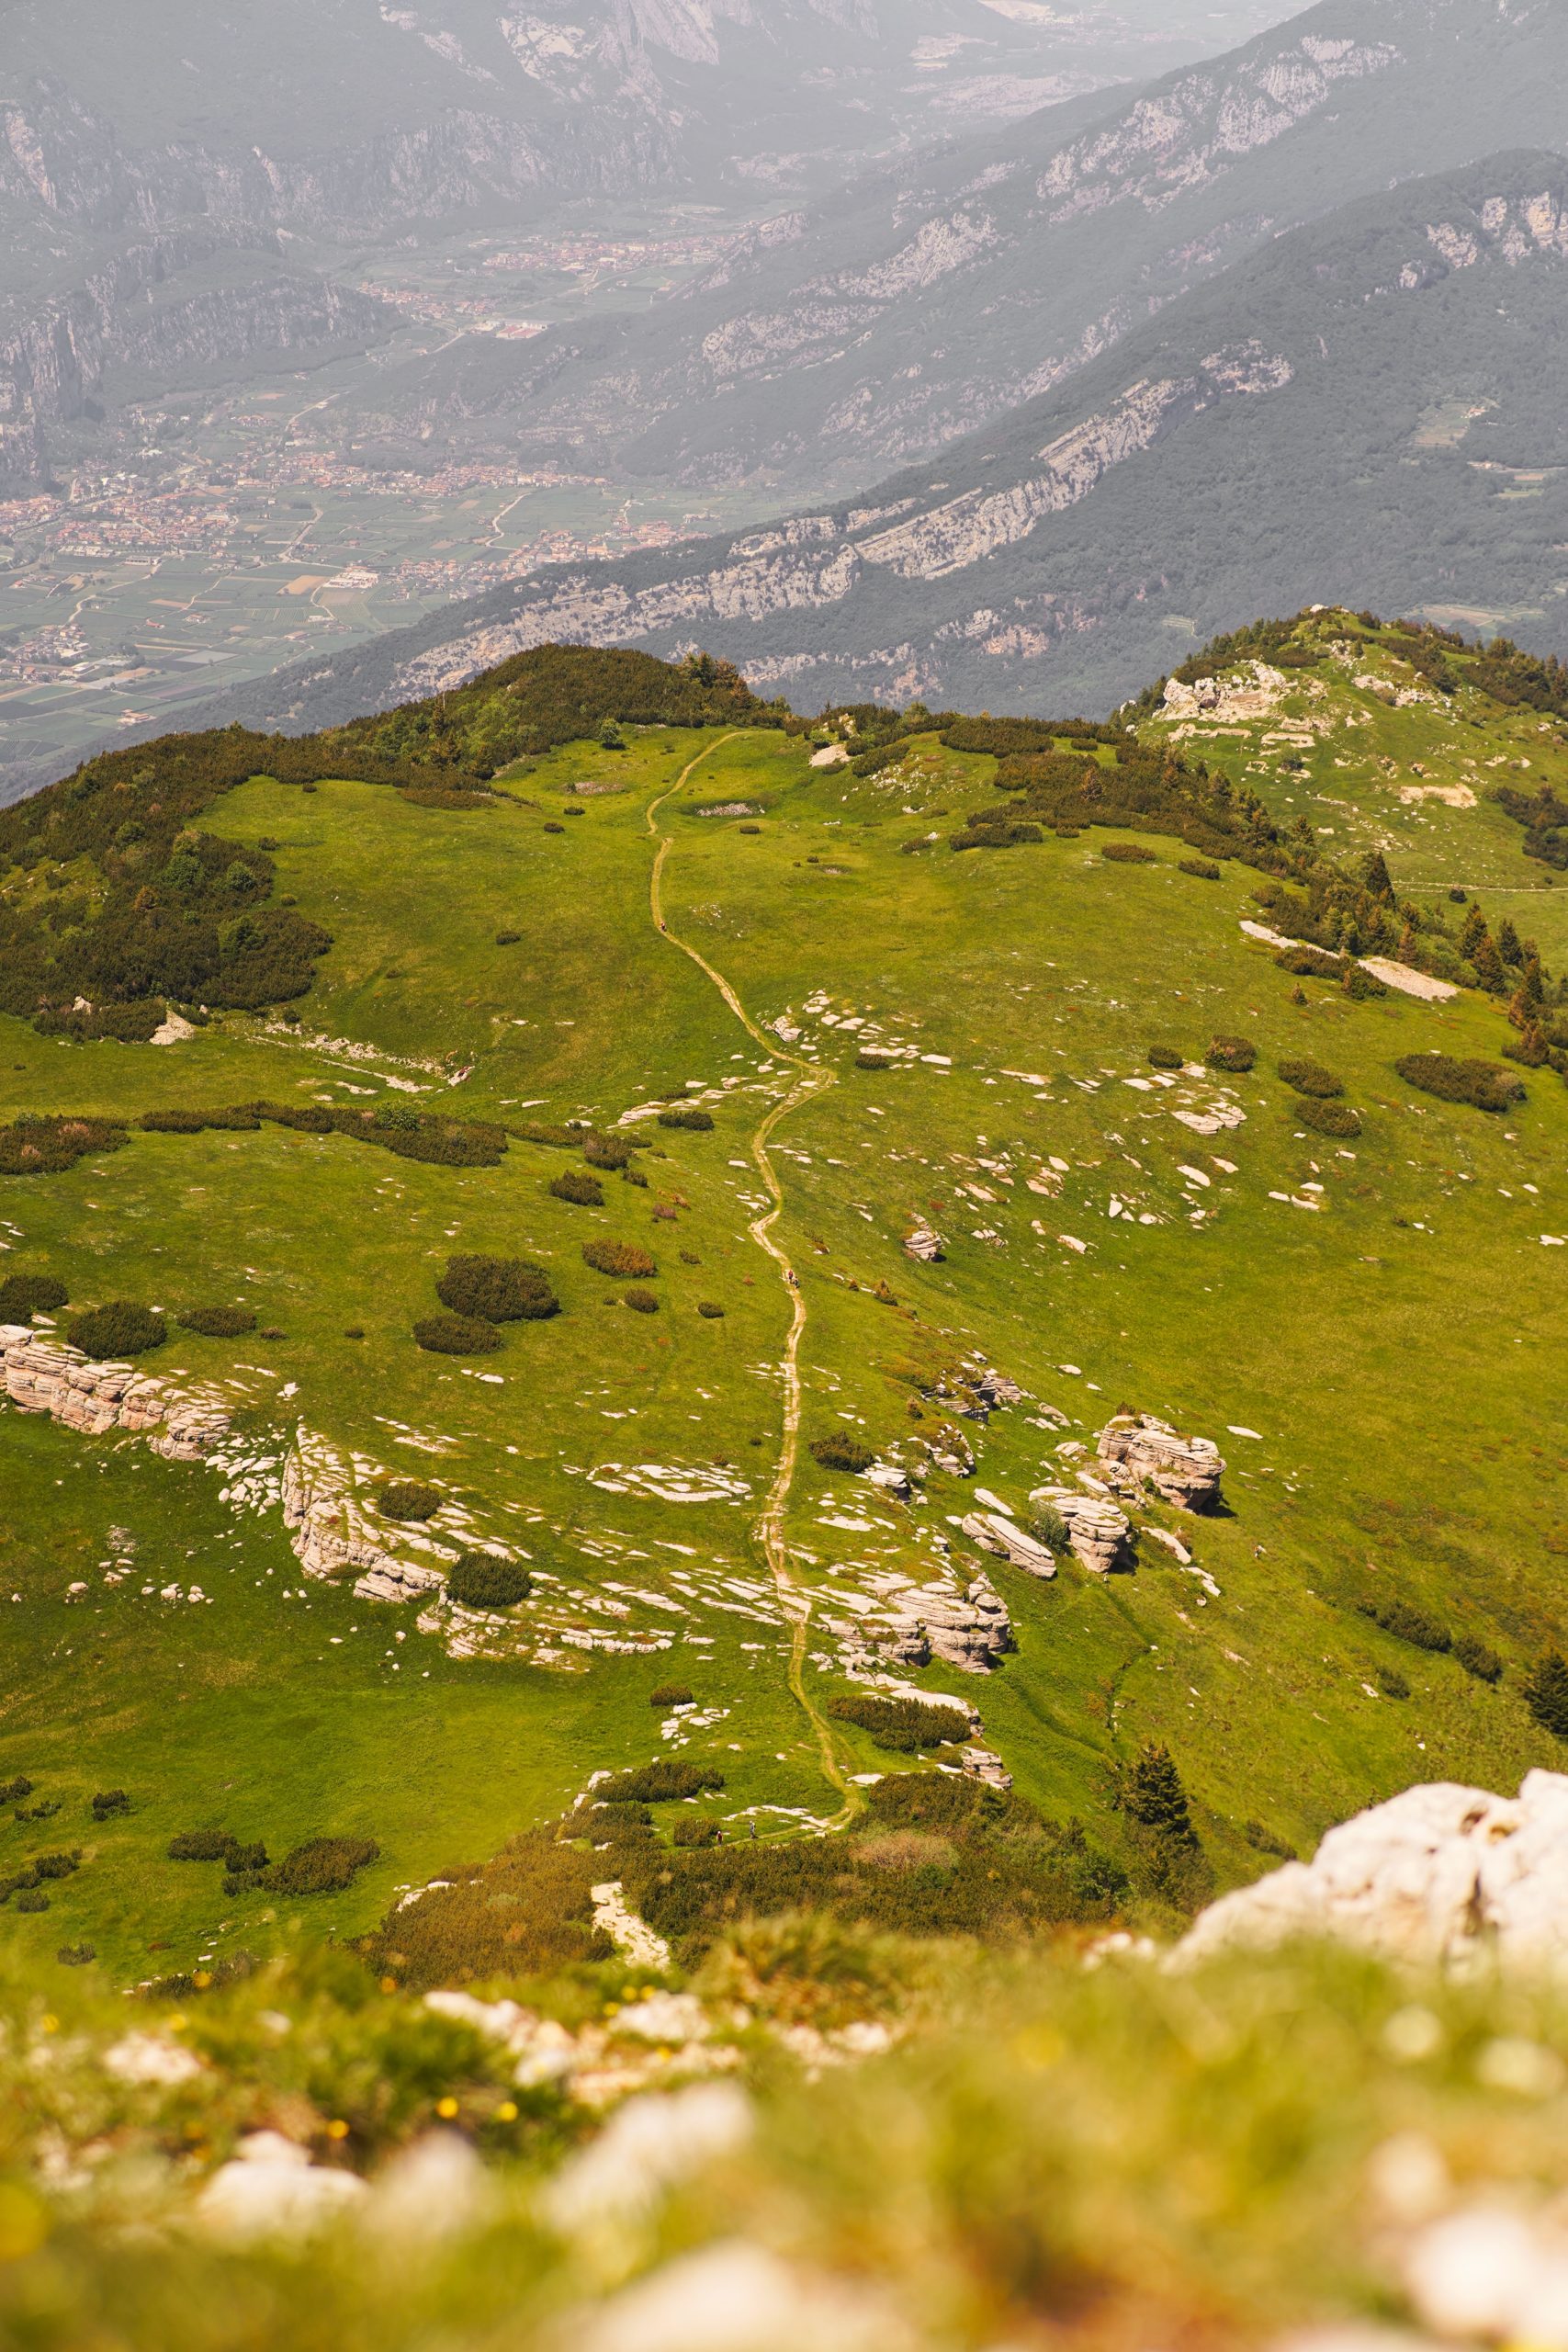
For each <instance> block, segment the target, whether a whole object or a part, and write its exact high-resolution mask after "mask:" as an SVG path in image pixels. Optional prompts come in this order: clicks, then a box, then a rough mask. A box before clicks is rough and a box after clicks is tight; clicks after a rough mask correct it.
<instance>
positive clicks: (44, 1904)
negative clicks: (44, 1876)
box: [16, 1886, 49, 1911]
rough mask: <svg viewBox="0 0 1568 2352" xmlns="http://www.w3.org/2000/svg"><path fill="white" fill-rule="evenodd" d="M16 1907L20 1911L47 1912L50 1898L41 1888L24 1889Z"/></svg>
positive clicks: (18, 1897) (30, 1887) (29, 1887)
mask: <svg viewBox="0 0 1568 2352" xmlns="http://www.w3.org/2000/svg"><path fill="white" fill-rule="evenodd" d="M16 1907H17V1910H18V1911H47V1910H48V1909H49V1897H48V1895H47V1894H45V1893H44V1892H43V1889H42V1888H41V1887H37V1886H28V1887H24V1888H23V1889H22V1891H21V1893H20V1894H18V1895H17V1904H16Z"/></svg>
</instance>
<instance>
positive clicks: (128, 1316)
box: [66, 1298, 169, 1362]
mask: <svg viewBox="0 0 1568 2352" xmlns="http://www.w3.org/2000/svg"><path fill="white" fill-rule="evenodd" d="M66 1333H67V1337H68V1338H69V1340H70V1341H71V1344H72V1346H73V1348H80V1349H81V1350H82V1352H83V1354H84V1355H89V1356H93V1357H96V1358H97V1359H98V1360H99V1361H100V1362H102V1361H103V1360H105V1359H106V1358H117V1359H118V1357H121V1356H144V1355H149V1354H151V1352H152V1350H153V1349H154V1348H161V1347H162V1346H163V1345H164V1341H165V1340H167V1338H168V1336H169V1327H168V1325H167V1324H166V1323H165V1322H164V1318H163V1317H162V1316H161V1315H154V1314H152V1312H151V1311H150V1310H149V1309H148V1308H147V1307H145V1306H136V1305H135V1303H134V1302H133V1301H132V1300H130V1299H129V1298H117V1299H111V1300H110V1302H109V1304H108V1305H107V1306H93V1307H89V1308H88V1309H87V1311H86V1313H85V1315H73V1317H71V1320H70V1322H69V1324H68V1325H67V1326H66Z"/></svg>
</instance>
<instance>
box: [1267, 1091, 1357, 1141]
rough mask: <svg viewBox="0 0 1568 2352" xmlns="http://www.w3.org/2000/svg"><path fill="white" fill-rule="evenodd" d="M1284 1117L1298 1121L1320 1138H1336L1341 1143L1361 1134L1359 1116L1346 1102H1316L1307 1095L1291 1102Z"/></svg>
mask: <svg viewBox="0 0 1568 2352" xmlns="http://www.w3.org/2000/svg"><path fill="white" fill-rule="evenodd" d="M1285 1115H1286V1117H1287V1118H1289V1119H1296V1120H1299V1121H1300V1122H1301V1125H1303V1127H1312V1128H1313V1129H1314V1130H1315V1132H1316V1133H1317V1134H1318V1135H1320V1136H1338V1137H1339V1138H1340V1140H1341V1141H1342V1142H1348V1141H1349V1139H1350V1137H1351V1136H1359V1134H1360V1132H1361V1114H1360V1113H1359V1111H1353V1110H1352V1109H1351V1108H1350V1105H1349V1104H1348V1103H1317V1102H1314V1100H1313V1099H1312V1097H1311V1096H1310V1095H1308V1096H1305V1097H1303V1099H1302V1100H1301V1101H1300V1102H1296V1103H1292V1104H1291V1106H1290V1108H1289V1110H1288V1111H1287V1112H1286V1114H1285Z"/></svg>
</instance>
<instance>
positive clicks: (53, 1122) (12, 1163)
mask: <svg viewBox="0 0 1568 2352" xmlns="http://www.w3.org/2000/svg"><path fill="white" fill-rule="evenodd" d="M129 1142H130V1136H128V1135H127V1134H126V1131H125V1129H124V1127H123V1126H120V1125H117V1124H115V1123H114V1122H112V1121H110V1120H107V1119H74V1118H47V1119H46V1118H42V1117H40V1116H39V1114H36V1113H33V1112H26V1111H25V1112H23V1113H22V1114H20V1116H19V1117H17V1118H15V1119H13V1120H12V1122H11V1124H10V1125H9V1126H8V1127H5V1126H0V1176H59V1175H61V1174H62V1173H63V1172H64V1170H66V1169H67V1168H74V1167H75V1165H76V1162H77V1161H78V1160H79V1159H85V1157H86V1155H87V1154H88V1152H90V1151H93V1152H98V1151H122V1150H123V1149H124V1148H125V1146H126V1145H127V1144H128V1143H129Z"/></svg>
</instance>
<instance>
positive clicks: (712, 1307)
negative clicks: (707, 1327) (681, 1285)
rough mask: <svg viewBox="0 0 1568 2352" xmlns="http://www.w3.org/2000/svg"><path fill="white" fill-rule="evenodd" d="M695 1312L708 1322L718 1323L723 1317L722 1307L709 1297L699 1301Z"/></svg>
mask: <svg viewBox="0 0 1568 2352" xmlns="http://www.w3.org/2000/svg"><path fill="white" fill-rule="evenodd" d="M697 1313H698V1314H699V1315H700V1316H702V1317H703V1318H704V1320H705V1322H708V1323H719V1322H722V1321H723V1319H724V1309H723V1307H722V1306H718V1305H717V1303H716V1301H715V1300H713V1299H711V1298H705V1299H703V1300H702V1301H701V1302H700V1303H699V1305H698V1307H697Z"/></svg>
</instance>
